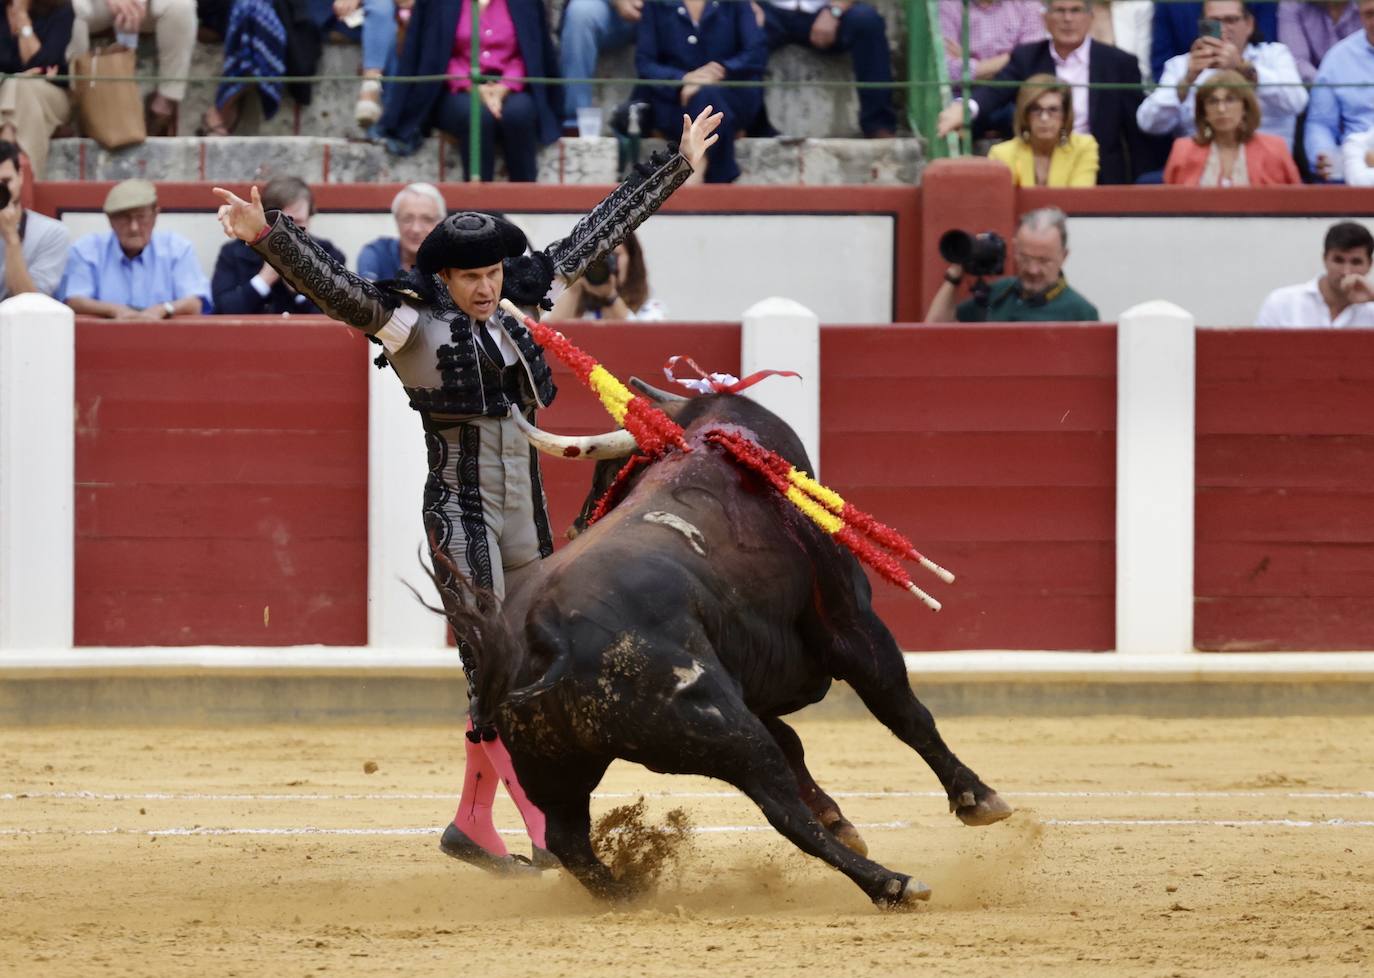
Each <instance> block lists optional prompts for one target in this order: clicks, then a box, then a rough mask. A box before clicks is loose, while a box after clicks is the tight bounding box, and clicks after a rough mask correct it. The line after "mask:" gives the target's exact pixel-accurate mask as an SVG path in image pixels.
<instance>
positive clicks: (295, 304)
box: [210, 177, 345, 316]
mask: <svg viewBox="0 0 1374 978" xmlns="http://www.w3.org/2000/svg"><path fill="white" fill-rule="evenodd" d="M262 206H263V209H264V210H269V211H270V210H279V211H281V212H282V213H283V214H285V215H286V216H287V217H289V218H291V220H293V221H295V222H296V226H297V227H298V228H300V229H301V230H302V231H305V230H308V229H309V227H310V219H311V218H312V217H314V216H315V195H314V194H312V193H311V192H310V186H309V184H307V183H306V182H305V181H304V180H302V179H300V178H299V177H277V178H276V179H274V180H272V181H271V182H269V183H268V184H267V186H265V187H263V188H262ZM314 241H315V243H316V244H317V245H319V246H320V247H321V248H323V249H324V250H325V252H327V253H328V255H329V257H331V258H333V259H334V260H335V261H337V262H338V263H339V264H340V265H343V264H345V262H344V255H343V252H342V251H340V250H339V249H338V248H336V247H334V245H333V244H331V243H330V242H328V241H326V240H324V239H323V238H315V239H314ZM210 294H211V297H212V298H213V300H214V304H215V312H217V313H219V314H221V315H229V316H256V315H263V314H271V315H280V314H285V313H292V312H294V313H302V314H303V313H312V312H319V311H320V307H319V306H317V305H315V303H313V302H311V301H310V300H309V299H307V298H306V297H305V296H304V295H302V294H301V293H299V292H297V291H296V290H295V289H293V288H291V286H289V285H287V284H286V283H285V282H283V281H282V279H281V276H280V275H278V274H277V270H276V269H275V268H273V267H272V266H271V265H268V264H267V263H265V262H264V261H263V260H262V256H261V255H259V254H258V253H257V252H256V251H254V250H253V249H252V248H250V247H249V246H248V245H246V244H244V243H243V242H242V241H239V240H238V239H235V240H233V241H230V242H229V243H228V244H226V245H225V246H224V247H223V248H221V249H220V250H219V257H218V258H216V259H215V274H214V277H213V278H212V279H211V280H210Z"/></svg>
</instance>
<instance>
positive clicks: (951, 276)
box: [945, 269, 964, 285]
mask: <svg viewBox="0 0 1374 978" xmlns="http://www.w3.org/2000/svg"><path fill="white" fill-rule="evenodd" d="M963 280H964V273H963V272H962V271H958V272H951V271H949V270H948V269H946V270H945V281H946V282H948V283H949V284H950V285H958V284H959V283H960V282H962V281H963Z"/></svg>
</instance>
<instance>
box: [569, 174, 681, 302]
mask: <svg viewBox="0 0 1374 978" xmlns="http://www.w3.org/2000/svg"><path fill="white" fill-rule="evenodd" d="M691 175H692V164H690V163H688V162H687V158H686V157H684V156H683V155H682V154H681V153H676V152H673V153H655V154H654V155H653V156H651V157H649V159H648V160H646V161H645V162H643V163H639V164H637V165H636V166H635V169H634V172H633V173H631V174H630V175H629V177H627V178H626V179H625V181H624V182H623V183H622V184H621V185H620V186H618V187H616V188H615V190H613V191H611V193H610V196H608V197H607V198H606V199H605V200H603V201H602V202H601V203H599V204H597V205H596V206H595V207H594V208H592V212H591V213H590V214H588V215H587V216H586V217H584V218H582V219H581V220H580V221H578V222H577V224H576V225H574V226H573V229H572V233H571V234H569V235H568V236H567V237H566V238H562V239H560V240H558V241H555V242H554V243H553V244H551V245H549V247H548V248H546V249H545V252H546V253H547V254H548V256H549V258H551V259H552V260H553V268H554V271H555V272H557V273H558V274H559V275H561V276H563V278H565V279H566V280H568V281H569V282H571V281H573V280H574V279H577V278H579V277H581V275H582V273H583V272H584V271H586V269H587V266H588V265H590V264H591V263H592V262H593V261H595V260H596V259H598V258H600V257H601V256H602V255H604V254H607V253H608V252H610V251H611V250H612V249H613V248H614V247H615V246H616V245H618V244H620V242H622V241H624V240H625V236H626V235H627V234H629V233H630V232H631V231H633V230H634V229H635V228H637V227H639V226H640V225H641V224H643V223H644V221H645V220H646V219H647V218H648V217H649V215H650V214H652V213H653V212H654V211H656V210H658V209H659V207H661V206H663V202H664V201H665V200H667V199H668V198H669V197H670V196H672V193H673V191H674V190H676V189H677V188H678V187H680V186H682V184H683V182H684V181H685V180H686V179H687V178H688V177H689V176H691Z"/></svg>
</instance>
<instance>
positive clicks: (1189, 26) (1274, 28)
mask: <svg viewBox="0 0 1374 978" xmlns="http://www.w3.org/2000/svg"><path fill="white" fill-rule="evenodd" d="M1250 12H1251V14H1253V15H1254V18H1255V28H1256V30H1257V31H1258V34H1259V36H1258V38H1257V39H1258V40H1264V39H1272V38H1276V37H1278V36H1279V25H1278V4H1277V3H1275V2H1273V0H1258V2H1256V3H1253V4H1251V6H1250ZM1202 16H1203V13H1202V4H1201V3H1171V2H1162V3H1157V4H1155V9H1154V17H1153V23H1152V24H1151V29H1150V68H1151V69H1152V72H1151V76H1152V77H1154V78H1161V77H1162V76H1163V74H1164V64H1165V62H1167V61H1168V60H1169V59H1170V58H1175V57H1178V56H1179V55H1180V54H1187V53H1188V52H1189V51H1190V50H1192V47H1193V41H1195V40H1197V34H1198V29H1197V26H1198V21H1199V20H1201V19H1202Z"/></svg>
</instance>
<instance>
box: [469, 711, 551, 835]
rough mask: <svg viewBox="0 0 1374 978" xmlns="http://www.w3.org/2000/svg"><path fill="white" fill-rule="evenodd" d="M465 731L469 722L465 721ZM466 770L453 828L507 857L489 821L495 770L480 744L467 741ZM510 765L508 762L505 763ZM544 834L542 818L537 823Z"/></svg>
mask: <svg viewBox="0 0 1374 978" xmlns="http://www.w3.org/2000/svg"><path fill="white" fill-rule="evenodd" d="M468 729H469V730H471V729H472V721H471V720H468ZM463 743H464V744H465V745H466V747H467V769H466V770H465V771H464V772H463V796H462V798H461V799H460V800H459V802H458V813H457V814H456V815H454V816H453V824H454V825H456V826H458V828H459V830H460V831H461V832H462V833H463V834H464V835H466V836H467V837H468V838H469V839H471V840H472V841H473V842H475V843H477V844H478V845H479V846H481V847H482V848H483V849H486V850H487V851H488V852H490V853H493V854H494V855H497V856H504V855H507V853H506V844H505V843H504V842H502V841H501V836H500V834H499V833H498V832H497V831H496V825H495V824H494V823H493V822H492V820H491V803H492V802H493V801H494V800H495V799H496V785H497V784H498V782H497V770H496V768H494V767H492V764H491V761H489V760H488V759H487V754H486V752H485V751H483V750H482V746H483V745H482V744H474V743H473V742H472V741H470V740H468V739H467V738H466V737H464V738H463ZM506 763H507V764H509V763H510V761H509V759H507V761H506ZM539 826H540V833H541V837H542V833H543V826H544V822H543V816H540V821H539Z"/></svg>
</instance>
